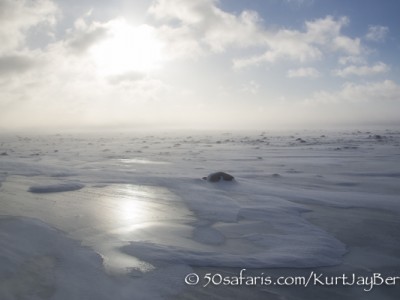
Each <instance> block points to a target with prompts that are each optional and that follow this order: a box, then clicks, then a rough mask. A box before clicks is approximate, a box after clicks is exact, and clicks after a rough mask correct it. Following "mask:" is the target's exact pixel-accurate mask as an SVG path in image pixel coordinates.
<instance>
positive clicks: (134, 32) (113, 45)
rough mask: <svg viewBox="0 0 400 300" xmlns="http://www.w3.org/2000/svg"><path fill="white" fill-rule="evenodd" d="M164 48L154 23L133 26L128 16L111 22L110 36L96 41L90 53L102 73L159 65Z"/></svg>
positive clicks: (156, 66)
mask: <svg viewBox="0 0 400 300" xmlns="http://www.w3.org/2000/svg"><path fill="white" fill-rule="evenodd" d="M162 48H163V44H162V43H161V41H160V40H158V39H157V37H156V35H155V32H154V29H153V28H152V27H150V26H148V25H140V26H138V27H133V26H131V25H129V24H128V23H127V22H126V21H125V20H117V21H112V22H110V23H109V31H108V36H107V37H106V38H105V39H104V40H102V41H100V42H99V43H97V44H96V45H94V46H93V47H92V48H91V49H90V53H91V56H92V57H93V59H94V61H95V63H96V66H97V69H98V71H99V73H101V74H102V75H119V74H124V73H128V72H150V71H153V70H156V69H158V68H160V67H161V63H162V61H163V52H162Z"/></svg>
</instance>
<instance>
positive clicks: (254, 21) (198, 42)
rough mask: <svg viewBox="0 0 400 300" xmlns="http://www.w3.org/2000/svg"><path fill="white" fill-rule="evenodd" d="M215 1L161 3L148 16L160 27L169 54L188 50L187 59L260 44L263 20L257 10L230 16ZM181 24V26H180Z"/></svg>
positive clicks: (199, 0) (151, 9)
mask: <svg viewBox="0 0 400 300" xmlns="http://www.w3.org/2000/svg"><path fill="white" fill-rule="evenodd" d="M216 4H217V1H214V0H191V1H184V0H158V1H156V2H155V3H154V4H153V5H152V6H151V7H150V9H149V14H150V15H152V16H154V17H155V19H156V20H157V21H162V22H164V23H163V25H162V26H160V36H161V37H163V38H164V39H165V40H166V41H167V42H168V44H169V46H170V48H171V49H170V53H171V54H172V53H174V52H175V50H177V49H178V51H179V48H180V51H179V52H181V54H182V55H183V56H185V53H183V51H182V49H186V51H187V56H192V55H193V51H194V53H197V54H200V53H203V51H205V50H206V51H212V52H223V51H225V50H226V48H227V47H229V46H237V47H247V46H255V45H258V44H259V43H260V38H262V36H261V35H260V28H259V23H260V21H261V20H260V17H259V16H258V14H257V13H256V12H254V11H246V10H245V11H243V12H242V13H240V14H239V15H235V14H231V13H227V12H225V11H223V10H221V9H220V8H218V7H217V6H216ZM177 22H178V23H177Z"/></svg>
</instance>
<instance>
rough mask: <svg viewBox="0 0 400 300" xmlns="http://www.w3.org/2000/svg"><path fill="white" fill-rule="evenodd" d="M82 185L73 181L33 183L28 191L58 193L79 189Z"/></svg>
mask: <svg viewBox="0 0 400 300" xmlns="http://www.w3.org/2000/svg"><path fill="white" fill-rule="evenodd" d="M84 186H85V185H84V184H81V183H73V182H69V183H59V184H50V185H34V186H31V187H30V188H29V189H28V191H29V192H31V193H59V192H68V191H76V190H80V189H82V188H83V187H84Z"/></svg>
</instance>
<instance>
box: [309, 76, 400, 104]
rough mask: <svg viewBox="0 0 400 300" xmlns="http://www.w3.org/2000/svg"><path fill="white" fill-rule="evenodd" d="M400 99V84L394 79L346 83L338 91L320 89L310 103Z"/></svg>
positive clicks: (377, 101) (376, 101) (378, 101)
mask: <svg viewBox="0 0 400 300" xmlns="http://www.w3.org/2000/svg"><path fill="white" fill-rule="evenodd" d="M382 101H400V86H399V85H398V84H397V83H395V82H393V81H392V80H384V81H379V82H368V83H364V84H355V83H351V82H347V83H345V84H344V85H343V86H342V88H341V89H340V90H339V91H337V92H328V91H319V92H316V93H314V95H313V97H312V98H311V99H308V100H307V101H306V102H307V103H308V104H316V103H343V102H355V103H357V102H375V103H380V102H382Z"/></svg>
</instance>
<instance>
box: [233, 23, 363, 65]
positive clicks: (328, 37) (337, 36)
mask: <svg viewBox="0 0 400 300" xmlns="http://www.w3.org/2000/svg"><path fill="white" fill-rule="evenodd" d="M348 23H349V19H348V18H346V17H342V18H339V19H337V20H335V19H334V18H333V17H332V16H327V17H325V18H323V19H317V20H315V21H308V22H305V27H306V30H305V31H298V30H289V29H280V30H278V31H264V32H263V39H262V41H263V44H264V45H266V48H267V50H266V51H265V52H264V53H263V54H261V55H256V56H253V57H249V58H239V59H236V60H234V67H235V68H242V67H247V66H251V65H258V64H261V63H265V62H269V63H271V62H275V61H277V60H279V59H290V60H294V61H298V62H301V63H304V62H307V61H315V60H319V59H321V58H322V57H323V56H324V54H325V53H329V52H341V53H345V54H350V55H359V54H360V53H361V51H362V47H361V42H360V39H359V38H354V39H353V38H350V37H348V36H345V35H343V34H342V33H341V29H342V28H343V27H344V26H346V25H348Z"/></svg>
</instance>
